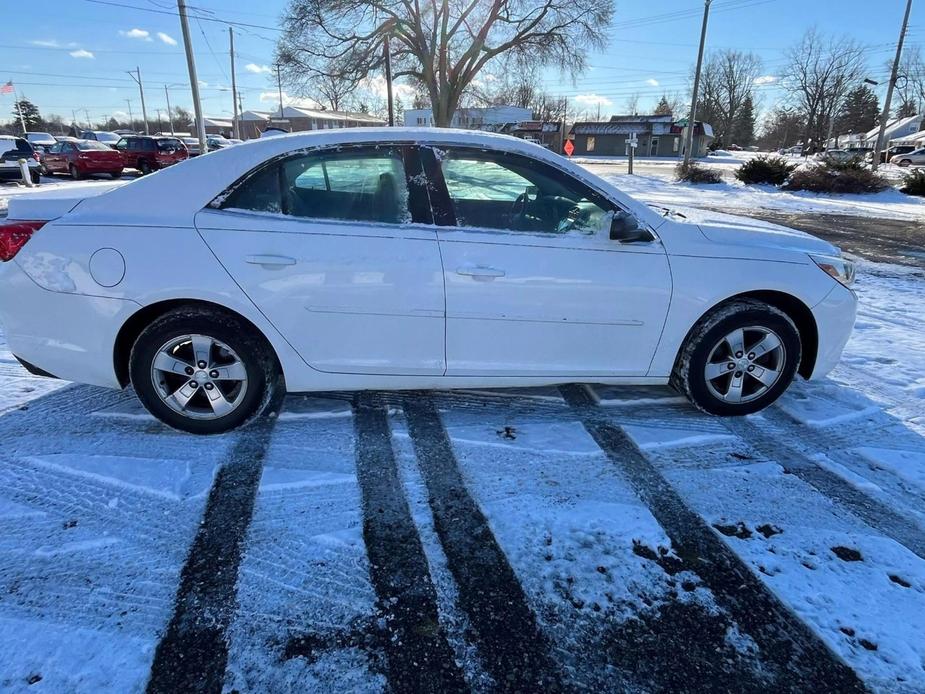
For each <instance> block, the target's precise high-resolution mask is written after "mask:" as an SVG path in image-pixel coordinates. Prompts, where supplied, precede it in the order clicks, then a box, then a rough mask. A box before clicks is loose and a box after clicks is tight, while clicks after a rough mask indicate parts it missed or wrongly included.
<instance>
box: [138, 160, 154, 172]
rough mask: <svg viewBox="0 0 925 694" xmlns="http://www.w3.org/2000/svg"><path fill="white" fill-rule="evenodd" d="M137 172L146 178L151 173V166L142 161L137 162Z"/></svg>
mask: <svg viewBox="0 0 925 694" xmlns="http://www.w3.org/2000/svg"><path fill="white" fill-rule="evenodd" d="M138 170H139V171H141V175H142V176H146V175H147V174H149V173H151V165H150V164H149V163H148V162H147V161H146V160H144V159H142V160H141V161H139V162H138Z"/></svg>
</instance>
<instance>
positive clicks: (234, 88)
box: [228, 27, 238, 139]
mask: <svg viewBox="0 0 925 694" xmlns="http://www.w3.org/2000/svg"><path fill="white" fill-rule="evenodd" d="M228 40H229V41H230V42H231V107H232V110H233V111H234V115H233V116H232V119H231V134H232V136H233V137H234V138H235V139H237V138H238V85H237V82H235V76H234V31H233V30H232V28H231V27H228Z"/></svg>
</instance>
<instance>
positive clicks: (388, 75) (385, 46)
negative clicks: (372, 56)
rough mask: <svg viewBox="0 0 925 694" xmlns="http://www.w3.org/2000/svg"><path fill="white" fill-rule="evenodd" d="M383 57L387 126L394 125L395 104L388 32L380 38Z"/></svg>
mask: <svg viewBox="0 0 925 694" xmlns="http://www.w3.org/2000/svg"><path fill="white" fill-rule="evenodd" d="M382 51H383V58H384V59H385V93H386V100H387V102H388V105H389V127H392V126H393V125H395V106H394V104H393V102H392V49H391V48H390V47H389V32H388V31H387V32H386V33H385V37H384V38H383V39H382Z"/></svg>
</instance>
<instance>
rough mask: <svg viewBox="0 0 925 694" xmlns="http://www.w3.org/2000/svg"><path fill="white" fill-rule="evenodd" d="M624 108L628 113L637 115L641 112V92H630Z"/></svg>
mask: <svg viewBox="0 0 925 694" xmlns="http://www.w3.org/2000/svg"><path fill="white" fill-rule="evenodd" d="M623 109H624V110H625V111H626V113H627V115H630V116H635V115H636V114H637V113H639V93H638V92H636V93H634V94H630V95H629V96H628V97H626V99H625V100H624V102H623Z"/></svg>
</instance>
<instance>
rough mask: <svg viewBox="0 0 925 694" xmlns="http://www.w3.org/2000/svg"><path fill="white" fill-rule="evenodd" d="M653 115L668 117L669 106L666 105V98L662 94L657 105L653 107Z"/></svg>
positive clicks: (669, 112)
mask: <svg viewBox="0 0 925 694" xmlns="http://www.w3.org/2000/svg"><path fill="white" fill-rule="evenodd" d="M653 113H654V114H655V115H656V116H670V115H672V114H671V104H669V103H668V97H666V96H665V95H664V94H662V98H661V99H659V101H658V104H657V105H656V106H655V110H654V111H653Z"/></svg>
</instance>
